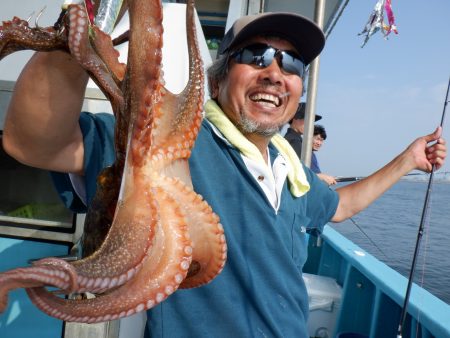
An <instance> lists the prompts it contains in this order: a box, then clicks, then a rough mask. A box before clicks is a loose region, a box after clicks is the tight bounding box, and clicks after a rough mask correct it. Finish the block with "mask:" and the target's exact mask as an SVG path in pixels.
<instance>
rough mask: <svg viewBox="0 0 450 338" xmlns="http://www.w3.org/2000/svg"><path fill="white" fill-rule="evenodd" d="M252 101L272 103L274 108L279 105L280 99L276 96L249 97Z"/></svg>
mask: <svg viewBox="0 0 450 338" xmlns="http://www.w3.org/2000/svg"><path fill="white" fill-rule="evenodd" d="M250 99H252V100H253V101H265V102H270V103H273V104H274V105H275V106H278V105H279V104H280V99H279V98H278V97H277V96H274V95H271V94H255V95H252V96H251V97H250Z"/></svg>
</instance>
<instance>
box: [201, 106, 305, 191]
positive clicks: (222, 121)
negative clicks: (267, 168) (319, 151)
mask: <svg viewBox="0 0 450 338" xmlns="http://www.w3.org/2000/svg"><path fill="white" fill-rule="evenodd" d="M205 116H206V118H207V119H208V120H209V121H210V122H211V123H212V124H214V126H216V128H217V129H219V130H220V132H221V133H222V134H223V136H224V137H225V138H226V139H227V140H228V141H229V142H230V143H231V144H232V145H233V146H235V147H236V148H237V149H239V151H240V152H241V153H242V154H243V155H244V156H246V157H248V158H250V159H252V160H255V161H258V162H260V163H262V164H265V165H267V163H266V162H265V161H264V158H263V156H262V154H261V152H260V151H259V150H258V148H257V147H256V146H255V145H254V144H253V143H252V142H250V141H249V140H248V139H247V138H246V137H245V136H244V135H242V133H241V132H240V131H239V130H238V129H237V128H236V126H235V125H234V124H233V123H232V122H231V121H230V120H229V119H228V117H227V116H226V115H225V113H224V112H223V111H222V109H221V108H220V107H219V106H218V105H217V103H216V102H215V101H213V100H208V101H207V102H206V104H205ZM271 142H272V144H273V145H274V146H275V148H276V149H277V150H278V151H279V152H280V153H281V155H282V156H283V157H284V158H285V159H286V161H288V163H289V166H290V170H289V172H288V180H289V183H290V191H291V194H292V195H293V196H295V197H300V196H302V195H304V194H306V193H307V192H308V190H309V182H308V180H307V179H306V175H305V172H304V170H303V166H302V164H301V163H300V159H299V158H298V156H297V153H296V152H295V151H294V149H292V147H291V145H290V144H289V142H288V141H286V140H285V138H284V137H283V136H281V135H280V134H275V135H274V136H273V137H272V139H271Z"/></svg>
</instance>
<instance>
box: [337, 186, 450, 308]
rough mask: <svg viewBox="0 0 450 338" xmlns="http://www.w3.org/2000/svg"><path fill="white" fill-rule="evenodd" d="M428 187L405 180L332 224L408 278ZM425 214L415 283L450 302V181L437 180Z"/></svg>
mask: <svg viewBox="0 0 450 338" xmlns="http://www.w3.org/2000/svg"><path fill="white" fill-rule="evenodd" d="M427 186H428V182H427V181H425V180H423V179H419V180H401V181H399V182H398V183H397V184H395V185H394V186H393V187H392V188H391V189H390V190H388V191H387V192H386V193H385V194H384V195H383V196H381V197H380V198H379V199H378V200H376V201H375V202H374V203H373V204H372V205H371V206H369V207H368V208H367V209H366V210H364V211H362V212H361V213H359V214H358V215H356V216H354V217H353V218H352V219H351V220H347V221H345V222H342V223H339V224H332V225H331V226H332V227H333V228H334V229H336V230H337V231H339V232H340V233H342V234H343V235H345V236H346V237H347V238H349V239H350V240H352V241H353V242H355V243H356V244H358V245H359V246H360V247H361V248H363V249H364V250H366V251H367V252H369V253H370V254H372V255H374V256H375V257H377V258H378V259H380V260H381V261H383V262H384V263H386V264H387V265H389V266H390V267H392V268H393V269H395V270H397V271H398V272H400V273H401V274H402V275H404V276H405V277H407V278H408V276H409V272H410V269H411V264H412V258H413V254H414V248H415V245H416V240H417V233H418V229H419V225H420V220H421V216H422V211H423V208H424V202H425V194H426V191H427ZM427 215H428V217H426V219H425V220H426V221H425V222H424V224H425V227H424V233H423V236H422V239H421V242H420V250H419V256H418V259H417V264H416V269H415V273H414V282H415V283H417V284H418V285H421V286H422V287H424V288H425V289H426V290H428V291H429V292H431V293H433V294H434V295H435V296H437V297H438V298H440V299H441V300H443V301H444V302H446V303H448V304H450V181H448V180H435V181H434V183H433V184H432V189H431V193H430V200H429V205H428V212H427ZM363 232H364V233H365V234H364V233H363ZM405 291H406V290H405Z"/></svg>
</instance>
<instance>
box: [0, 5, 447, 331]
mask: <svg viewBox="0 0 450 338" xmlns="http://www.w3.org/2000/svg"><path fill="white" fill-rule="evenodd" d="M293 28H295V29H293ZM324 44H325V37H324V34H323V32H322V31H321V29H320V28H319V27H318V26H317V25H316V24H315V23H313V22H312V21H310V20H309V19H307V18H305V17H303V16H301V15H297V14H295V13H263V14H257V15H254V16H244V17H241V18H239V19H238V20H237V21H236V22H235V23H234V25H233V26H232V27H231V28H230V29H229V30H228V32H227V33H226V34H225V36H224V38H223V40H222V43H221V45H220V48H219V50H218V55H219V57H218V58H217V59H216V60H215V61H214V63H213V64H212V66H211V67H210V68H209V69H208V80H209V90H210V95H211V100H209V101H208V102H207V103H206V104H205V106H204V110H205V119H204V120H203V122H202V125H201V128H200V131H199V135H198V137H197V140H196V143H195V146H194V148H193V150H192V154H191V157H190V159H189V167H190V168H189V169H190V173H191V177H192V183H193V187H194V190H195V191H196V192H197V193H199V194H201V195H202V196H203V197H204V199H205V200H206V201H207V202H208V203H209V204H210V206H211V207H212V209H213V210H214V211H215V212H216V213H217V214H218V215H219V217H220V219H221V223H222V225H223V228H224V231H225V237H226V240H227V246H228V258H227V262H226V264H225V267H224V269H223V271H222V272H221V273H220V274H219V275H218V276H217V277H216V278H215V279H214V280H213V281H212V282H211V283H209V284H207V285H204V286H202V287H198V288H193V289H185V290H178V291H177V292H175V293H174V294H172V295H171V296H170V297H168V299H167V300H165V301H164V302H162V303H160V304H158V305H157V306H155V307H154V308H152V309H150V310H149V311H148V312H147V325H148V331H147V333H148V335H149V336H151V337H153V338H155V337H174V338H175V337H196V338H201V337H205V338H206V337H208V338H209V337H215V338H220V337H224V338H225V337H226V338H228V337H230V336H234V337H300V338H306V337H309V335H308V330H307V324H306V323H307V319H308V314H309V308H308V294H307V290H306V287H305V283H304V281H303V278H302V267H303V265H304V263H305V260H306V255H307V247H306V243H305V240H304V239H305V235H306V233H305V232H306V231H321V230H322V228H323V227H324V226H325V224H326V223H328V222H330V221H333V222H341V221H343V220H345V219H347V218H349V217H352V216H353V215H355V214H356V213H358V212H360V211H361V210H363V209H364V208H366V207H367V206H368V205H369V204H371V203H372V202H373V201H374V200H375V199H376V198H378V197H379V196H380V195H381V194H383V193H384V192H385V191H386V190H387V189H389V188H390V187H391V186H392V185H393V184H394V183H395V182H397V181H398V180H399V179H400V178H401V177H402V176H403V175H405V174H406V173H408V172H410V171H411V170H414V169H419V170H423V171H426V172H429V171H430V170H431V168H432V166H433V165H435V166H436V168H437V169H438V168H440V167H441V166H442V165H443V164H444V160H445V157H446V154H447V151H446V146H445V141H444V140H443V139H442V138H441V132H442V129H441V128H437V129H436V130H435V131H434V132H433V133H431V134H429V135H426V136H422V137H419V138H418V139H416V140H415V141H414V142H413V143H411V144H410V145H409V146H408V147H407V148H406V149H405V150H404V151H403V152H402V153H401V154H399V155H398V156H397V157H396V158H395V159H393V160H392V161H391V162H390V163H388V164H387V165H385V166H384V167H383V168H381V169H380V170H378V171H377V172H375V173H374V174H372V175H370V176H368V177H366V178H364V179H363V180H360V181H358V182H355V183H353V184H349V185H346V186H344V187H339V188H338V189H336V190H333V189H329V187H328V186H327V185H326V184H325V183H324V182H323V181H321V180H320V179H319V178H318V177H317V175H316V174H314V173H313V172H312V171H311V170H310V169H308V168H306V167H304V166H302V165H301V163H300V160H299V159H298V157H297V156H296V155H295V151H294V150H293V149H292V148H291V147H290V145H289V143H288V142H287V141H286V140H285V139H284V138H283V137H282V136H281V135H279V134H278V131H279V129H280V127H281V126H282V125H283V124H285V123H286V122H287V121H289V120H291V119H292V118H293V117H294V115H295V114H296V110H297V107H298V102H299V101H300V97H301V95H302V92H303V83H304V77H305V68H306V66H307V65H308V64H310V62H311V61H312V60H313V59H314V58H316V57H317V56H318V55H319V53H320V51H321V50H322V49H323V47H324ZM36 79H38V80H36ZM87 80H88V76H87V74H86V72H85V71H84V70H83V69H82V68H81V67H80V66H79V65H78V64H77V63H76V62H75V61H74V59H73V58H71V57H70V56H69V55H67V54H65V53H62V52H50V53H37V54H35V55H34V56H33V58H32V59H31V61H30V62H29V63H28V64H27V66H26V67H25V69H24V70H23V71H22V74H21V76H20V78H19V80H18V81H17V83H16V87H15V90H14V93H13V97H12V99H11V102H10V106H9V108H8V112H7V116H6V121H5V129H4V134H3V143H4V148H5V150H6V151H7V152H8V153H9V154H11V155H12V156H13V157H15V158H16V159H18V160H19V161H21V162H24V163H26V164H28V165H32V166H35V167H39V168H44V169H48V170H52V171H53V172H55V171H58V172H59V173H57V174H54V175H57V176H63V177H65V180H62V179H61V180H59V182H60V184H59V185H58V186H57V188H58V190H59V191H60V193H61V194H62V195H64V196H65V198H66V201H67V202H68V203H67V204H68V206H69V207H71V206H73V204H74V203H75V202H76V204H77V205H82V204H83V205H85V207H87V206H88V205H89V204H90V203H91V200H92V196H93V192H95V177H96V176H97V175H98V173H99V171H100V170H101V169H102V168H103V167H104V166H107V165H109V164H111V161H112V160H113V157H114V150H113V147H112V144H113V143H114V142H113V134H114V133H113V131H114V130H113V128H114V117H113V116H111V115H109V114H91V113H87V112H83V113H81V115H80V109H81V106H82V101H83V97H84V92H85V86H86V83H87ZM286 93H288V94H289V95H286ZM397 142H398V140H397ZM99 164H101V165H99ZM69 174H70V176H71V178H72V179H69V177H68V175H69ZM75 178H76V179H75ZM75 185H78V187H77V188H75ZM92 185H94V186H92ZM83 190H84V191H86V192H88V193H87V194H86V198H83V195H84V194H82V193H81V194H80V193H77V191H78V192H79V191H83ZM70 202H72V203H70Z"/></svg>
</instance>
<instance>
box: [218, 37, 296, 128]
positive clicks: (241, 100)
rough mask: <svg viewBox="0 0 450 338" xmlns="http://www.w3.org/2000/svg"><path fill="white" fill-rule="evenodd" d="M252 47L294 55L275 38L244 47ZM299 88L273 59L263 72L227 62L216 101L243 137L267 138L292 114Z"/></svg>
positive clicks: (261, 38)
mask: <svg viewBox="0 0 450 338" xmlns="http://www.w3.org/2000/svg"><path fill="white" fill-rule="evenodd" d="M253 43H266V44H268V45H271V46H272V47H275V48H278V49H280V50H287V51H295V49H294V47H293V46H292V44H291V43H290V42H288V41H286V40H282V39H277V38H263V37H256V38H254V39H252V40H250V41H248V43H247V44H246V45H250V44H253ZM302 86H303V83H302V79H301V78H300V77H299V76H298V75H294V74H288V73H286V72H284V71H282V70H281V68H280V66H279V65H278V62H276V60H275V59H274V61H273V62H272V63H271V64H270V66H268V67H266V68H259V67H257V66H255V65H247V64H238V63H236V62H235V61H234V60H232V59H231V60H230V64H229V71H228V76H227V77H226V79H225V80H223V81H222V82H220V83H219V84H218V86H217V100H218V102H219V105H220V106H221V108H222V110H223V111H224V112H225V114H226V115H227V116H228V118H229V119H230V120H231V121H232V122H233V123H234V124H235V125H236V126H237V127H238V128H239V129H240V130H241V132H242V133H243V134H244V135H245V134H251V133H256V134H260V135H264V136H271V135H273V134H274V133H276V132H277V131H278V130H279V128H280V127H281V126H282V125H283V124H285V123H286V122H287V121H289V120H290V119H291V118H292V116H293V115H294V114H295V111H296V109H297V106H298V101H299V98H300V96H301V93H302V90H303V87H302Z"/></svg>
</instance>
